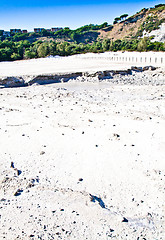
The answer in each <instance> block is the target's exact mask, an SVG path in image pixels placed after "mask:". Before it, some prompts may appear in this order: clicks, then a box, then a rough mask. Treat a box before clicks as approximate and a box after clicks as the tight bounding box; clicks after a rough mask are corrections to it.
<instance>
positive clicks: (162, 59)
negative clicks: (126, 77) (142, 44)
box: [106, 52, 165, 67]
mask: <svg viewBox="0 0 165 240" xmlns="http://www.w3.org/2000/svg"><path fill="white" fill-rule="evenodd" d="M106 57H107V58H108V59H109V60H110V61H112V62H121V63H122V62H125V63H133V64H136V63H137V64H143V65H144V64H146V65H156V66H164V67H165V53H163V52H107V56H106Z"/></svg>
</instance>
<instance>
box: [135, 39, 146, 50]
mask: <svg viewBox="0 0 165 240" xmlns="http://www.w3.org/2000/svg"><path fill="white" fill-rule="evenodd" d="M137 50H138V51H140V52H145V51H147V38H146V37H144V38H143V39H141V41H140V42H139V43H138V46H137Z"/></svg>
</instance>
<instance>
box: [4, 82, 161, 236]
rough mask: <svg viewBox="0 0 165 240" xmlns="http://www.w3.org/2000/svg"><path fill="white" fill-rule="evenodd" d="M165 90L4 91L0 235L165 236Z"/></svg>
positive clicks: (64, 87) (104, 86)
mask: <svg viewBox="0 0 165 240" xmlns="http://www.w3.org/2000/svg"><path fill="white" fill-rule="evenodd" d="M164 126H165V86H133V85H131V86H130V85H122V86H121V85H115V84H114V85H109V84H108V83H74V82H68V83H64V84H52V85H44V86H30V87H26V88H12V89H0V226H1V227H0V239H6V240H15V239H23V240H24V239H25V240H26V239H43V240H47V239H65V240H67V239H80V240H84V239H89V240H97V239H98V240H105V239H116V240H120V239H124V240H127V239H128V240H145V239H146V240H164V239H165V217H164V216H165V205H164V199H165V185H164V181H165V162H164V155H165V150H164V149H165V140H164V134H165V128H164Z"/></svg>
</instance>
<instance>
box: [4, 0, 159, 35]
mask: <svg viewBox="0 0 165 240" xmlns="http://www.w3.org/2000/svg"><path fill="white" fill-rule="evenodd" d="M159 3H164V1H158V0H154V1H151V0H149V1H147V0H145V1H142V0H136V1H133V0H127V1H124V0H112V1H110V0H101V1H100V0H90V1H88V0H78V1H76V0H0V29H3V30H6V31H8V30H10V29H11V28H21V29H27V30H28V31H33V29H34V28H36V27H43V28H51V27H69V28H71V29H76V28H78V27H81V26H83V25H86V24H90V23H92V24H101V23H103V22H108V23H109V24H112V23H113V20H114V18H115V17H118V16H120V15H122V14H124V13H127V14H128V15H129V16H131V15H133V14H134V13H136V12H138V11H140V10H141V9H142V8H149V7H154V5H156V4H159Z"/></svg>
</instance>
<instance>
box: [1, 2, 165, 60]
mask: <svg viewBox="0 0 165 240" xmlns="http://www.w3.org/2000/svg"><path fill="white" fill-rule="evenodd" d="M123 16H124V17H123ZM127 16H128V15H127V14H123V15H121V16H120V17H116V18H115V20H114V24H113V25H109V24H108V23H107V22H104V23H103V24H101V25H94V24H89V25H85V26H82V27H80V28H77V29H75V30H71V29H70V28H68V27H65V28H63V29H60V30H58V31H56V32H51V31H50V32H49V31H47V30H46V29H42V31H40V32H38V33H36V32H30V33H11V34H10V36H4V35H2V31H0V34H1V36H0V39H1V41H0V61H13V60H21V59H30V58H41V57H47V56H50V55H53V56H55V55H59V56H69V55H74V54H80V53H87V52H93V53H101V52H105V51H140V52H141V51H165V4H159V5H157V6H155V7H154V8H150V9H145V8H144V9H142V10H141V11H140V12H138V13H136V14H134V15H133V16H131V17H129V18H126V17H127ZM123 19H125V20H123Z"/></svg>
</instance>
